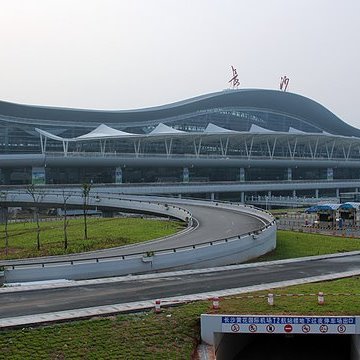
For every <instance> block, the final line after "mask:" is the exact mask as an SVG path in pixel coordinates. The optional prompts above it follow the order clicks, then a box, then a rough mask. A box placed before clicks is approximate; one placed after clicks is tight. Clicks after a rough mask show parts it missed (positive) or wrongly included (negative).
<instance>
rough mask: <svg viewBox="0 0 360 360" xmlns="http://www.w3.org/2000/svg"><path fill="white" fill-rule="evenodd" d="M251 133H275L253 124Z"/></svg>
mask: <svg viewBox="0 0 360 360" xmlns="http://www.w3.org/2000/svg"><path fill="white" fill-rule="evenodd" d="M249 132H251V133H273V132H274V131H272V130H269V129H265V128H263V127H261V126H258V125H255V124H252V125H251V128H250V130H249Z"/></svg>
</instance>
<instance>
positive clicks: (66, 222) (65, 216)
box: [62, 189, 71, 250]
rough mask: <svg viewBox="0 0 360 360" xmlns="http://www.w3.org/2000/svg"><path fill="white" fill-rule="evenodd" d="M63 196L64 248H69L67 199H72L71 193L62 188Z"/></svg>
mask: <svg viewBox="0 0 360 360" xmlns="http://www.w3.org/2000/svg"><path fill="white" fill-rule="evenodd" d="M62 197H63V209H64V249H65V250H66V249H67V248H68V237H67V227H68V225H69V220H68V219H67V201H68V200H69V199H70V197H71V194H70V193H69V192H68V193H66V192H65V189H63V190H62Z"/></svg>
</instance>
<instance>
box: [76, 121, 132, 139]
mask: <svg viewBox="0 0 360 360" xmlns="http://www.w3.org/2000/svg"><path fill="white" fill-rule="evenodd" d="M134 135H135V134H131V133H127V132H125V131H120V130H116V129H113V128H111V127H109V126H107V125H105V124H101V125H99V126H98V127H97V128H96V129H94V130H92V131H90V132H89V133H87V134H84V135H81V136H78V137H77V138H75V140H94V139H98V140H101V139H108V138H119V137H127V136H134Z"/></svg>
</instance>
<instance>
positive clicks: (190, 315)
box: [0, 277, 360, 360]
mask: <svg viewBox="0 0 360 360" xmlns="http://www.w3.org/2000/svg"><path fill="white" fill-rule="evenodd" d="M319 291H323V292H324V293H325V304H324V305H322V306H320V305H317V298H316V296H302V297H287V296H284V297H278V296H275V305H274V306H272V307H271V306H269V305H268V304H267V300H266V298H264V297H257V295H259V296H262V295H266V294H267V293H268V291H266V292H257V293H253V294H252V295H255V296H256V297H254V298H252V299H249V298H247V296H246V295H241V296H233V297H229V298H224V299H221V301H220V310H219V311H218V313H221V314H264V313H266V314H293V315H315V314H316V315H350V314H351V315H360V278H359V277H353V278H348V279H341V280H336V281H329V282H322V283H315V284H307V285H300V286H292V287H288V288H283V289H275V290H273V291H272V292H273V293H274V294H275V295H280V294H289V293H290V294H297V293H304V294H311V293H317V292H319ZM348 292H351V293H352V294H359V295H358V296H344V297H340V296H334V295H328V294H329V293H332V294H333V293H336V294H338V293H348ZM212 312H213V311H212V310H211V302H209V301H201V302H195V303H192V304H186V305H182V306H178V307H173V308H167V309H163V311H162V313H161V314H154V313H153V312H152V311H149V312H143V313H138V314H127V315H119V316H113V317H109V318H103V319H93V320H87V321H86V320H84V321H77V322H73V323H68V324H59V325H54V326H45V327H39V328H34V329H22V330H9V331H2V332H0V348H1V352H0V359H7V360H10V359H19V360H20V359H134V360H135V359H136V360H138V359H156V360H158V359H164V360H165V359H166V360H168V359H176V360H178V359H190V358H191V354H192V353H193V351H194V349H195V347H196V344H197V342H198V341H199V336H200V335H199V333H200V332H199V316H200V314H201V313H212Z"/></svg>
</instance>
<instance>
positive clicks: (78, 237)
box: [0, 217, 184, 259]
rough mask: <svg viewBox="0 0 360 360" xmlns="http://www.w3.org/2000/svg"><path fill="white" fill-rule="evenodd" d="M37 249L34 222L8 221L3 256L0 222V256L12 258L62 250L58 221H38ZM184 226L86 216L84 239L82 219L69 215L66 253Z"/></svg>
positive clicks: (150, 236)
mask: <svg viewBox="0 0 360 360" xmlns="http://www.w3.org/2000/svg"><path fill="white" fill-rule="evenodd" d="M40 228H41V232H40V243H41V250H40V251H38V250H37V247H36V223H35V222H24V223H10V224H9V225H8V233H9V255H8V256H5V232H4V226H3V225H2V226H1V227H0V259H16V258H26V257H36V256H46V255H59V254H64V253H65V251H64V231H63V222H62V221H51V222H49V221H46V222H41V223H40ZM183 228H184V224H183V223H181V222H180V221H172V220H170V221H169V220H156V219H146V218H145V219H142V218H138V217H136V218H131V217H130V218H112V219H106V218H88V240H86V241H85V240H84V239H83V237H84V225H83V219H82V218H77V219H70V222H69V225H68V249H67V251H66V253H67V254H69V253H76V252H84V251H90V250H98V249H104V248H111V247H115V246H122V245H128V244H133V243H138V242H142V241H146V240H151V239H156V238H159V237H163V236H166V235H171V234H173V233H176V232H178V231H180V230H182V229H183Z"/></svg>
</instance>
